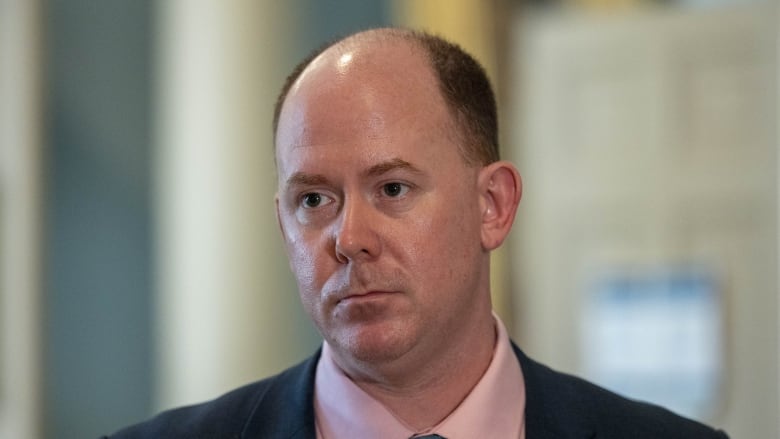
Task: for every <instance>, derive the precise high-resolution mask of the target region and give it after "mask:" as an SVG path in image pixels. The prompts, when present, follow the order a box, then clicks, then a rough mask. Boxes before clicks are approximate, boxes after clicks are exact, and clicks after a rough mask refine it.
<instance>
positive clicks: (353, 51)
mask: <svg viewBox="0 0 780 439" xmlns="http://www.w3.org/2000/svg"><path fill="white" fill-rule="evenodd" d="M451 128H452V122H451V117H450V114H449V110H448V108H447V106H446V104H445V102H444V99H443V97H442V95H441V93H440V91H439V86H438V82H437V80H436V78H435V76H434V73H433V70H432V69H431V67H430V65H429V61H428V60H427V58H426V57H425V56H424V52H423V51H422V50H421V49H420V48H418V47H416V46H414V45H413V44H411V43H409V42H405V41H373V42H368V43H364V44H362V43H360V42H357V43H355V42H348V43H347V44H343V45H338V46H335V47H332V48H330V49H328V50H326V51H325V52H323V54H321V55H320V56H319V57H317V58H316V59H315V60H314V61H312V63H311V64H310V65H309V66H308V67H307V68H306V70H305V71H304V72H303V73H302V74H301V76H300V77H299V78H298V80H297V81H296V82H295V83H294V84H293V86H292V87H291V88H290V91H289V93H288V95H287V98H286V99H285V102H284V104H283V106H282V110H281V113H280V117H279V124H278V128H277V136H276V145H275V147H276V150H277V158H278V159H281V158H282V157H281V156H283V155H285V154H286V153H287V152H290V151H293V150H295V149H296V148H299V147H306V146H316V145H315V144H316V143H323V142H325V143H328V144H339V143H349V142H353V141H364V142H366V145H368V144H371V143H373V142H372V141H376V140H381V139H382V138H385V140H390V139H387V137H392V136H395V135H404V134H409V133H410V132H415V133H417V134H418V135H420V136H422V137H425V136H447V137H451V136H450V134H451V132H452V129H451ZM448 133H450V134H448ZM360 136H363V138H362V139H358V137H360ZM378 143H381V142H378ZM280 165H281V163H280Z"/></svg>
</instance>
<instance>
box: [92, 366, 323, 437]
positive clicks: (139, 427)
mask: <svg viewBox="0 0 780 439" xmlns="http://www.w3.org/2000/svg"><path fill="white" fill-rule="evenodd" d="M318 358H319V355H318V354H315V355H314V356H313V357H311V358H309V359H307V360H306V361H304V362H302V363H300V364H298V365H296V366H294V367H291V368H289V369H287V370H285V371H283V372H282V373H280V374H278V375H275V376H272V377H270V378H266V379H263V380H261V381H257V382H254V383H252V384H248V385H246V386H243V387H240V388H238V389H235V390H232V391H230V392H228V393H226V394H224V395H222V396H220V397H218V398H216V399H214V400H211V401H207V402H204V403H200V404H195V405H190V406H186V407H179V408H175V409H172V410H167V411H164V412H162V413H160V414H158V415H157V416H155V417H153V418H151V419H149V420H147V421H145V422H142V423H139V424H136V425H132V426H129V427H126V428H124V429H122V430H120V431H118V432H116V433H115V434H113V435H111V436H108V438H112V439H134V438H157V437H165V438H188V439H190V438H193V439H197V438H204V439H205V438H215V437H220V438H239V437H241V435H242V434H243V433H244V431H245V430H246V429H247V428H248V426H249V425H250V424H252V423H257V422H262V421H263V420H264V419H275V418H278V416H277V413H275V412H281V411H284V410H289V409H290V406H291V405H295V404H296V402H297V400H307V399H308V398H309V393H310V390H309V389H308V388H309V387H311V382H312V380H313V371H314V370H315V369H316V364H317V360H318ZM303 405H305V404H303ZM303 405H302V406H303Z"/></svg>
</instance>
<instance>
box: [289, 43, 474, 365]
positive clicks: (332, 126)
mask: <svg viewBox="0 0 780 439" xmlns="http://www.w3.org/2000/svg"><path fill="white" fill-rule="evenodd" d="M453 130H454V128H453V125H452V121H451V119H450V115H449V113H448V111H447V109H446V107H445V104H444V102H443V98H442V97H441V96H440V94H439V91H438V88H437V86H436V83H435V82H434V78H433V76H432V73H431V72H430V70H429V68H428V66H427V64H426V63H425V60H424V59H423V58H422V57H421V56H420V55H419V54H417V53H415V52H413V51H412V50H411V49H409V48H408V47H406V46H392V47H389V46H387V45H384V46H381V47H380V48H379V49H378V50H377V48H376V47H375V48H373V49H371V50H362V49H359V48H358V49H354V50H351V51H348V52H338V51H336V50H333V49H331V50H329V51H326V52H325V54H323V55H322V56H321V57H320V58H318V59H317V60H315V62H314V63H312V65H310V66H309V68H308V69H307V72H305V73H304V74H303V75H302V76H301V78H300V79H299V81H298V82H297V83H296V85H295V86H293V88H292V89H291V91H290V94H289V95H288V97H287V100H286V102H285V104H284V107H283V110H282V112H281V117H280V120H279V125H278V130H277V143H276V148H277V149H276V152H277V166H278V175H279V187H278V194H277V211H278V216H279V222H280V225H281V228H282V232H283V235H284V239H285V242H286V245H287V251H288V256H289V259H290V266H291V268H292V271H293V273H294V274H295V276H296V278H297V281H298V287H299V292H300V295H301V300H302V302H303V305H304V308H305V309H306V311H307V312H308V313H309V315H310V316H311V318H312V319H313V321H314V322H315V324H316V325H317V326H318V328H319V330H320V332H321V333H322V335H323V337H324V338H325V339H326V340H327V341H328V342H329V343H330V345H331V346H332V347H333V348H334V352H335V353H336V355H337V361H338V359H341V360H342V361H347V362H348V361H352V362H357V363H364V364H371V365H375V364H382V363H386V364H391V363H392V362H393V361H395V360H399V359H402V358H404V357H405V356H407V357H408V356H409V355H411V356H414V355H417V356H418V357H419V356H421V355H424V354H435V353H436V351H437V350H438V349H443V348H444V346H446V344H447V341H448V340H456V339H457V337H458V334H459V333H461V332H462V331H464V330H467V328H468V325H469V321H470V317H471V315H472V314H473V313H474V312H475V310H476V309H477V308H479V309H480V310H481V309H482V308H481V307H484V306H485V305H484V302H485V300H486V298H487V297H488V295H489V293H488V291H487V284H488V283H487V276H488V273H487V272H488V271H489V270H488V264H487V257H486V255H487V253H486V252H485V251H484V250H483V248H482V245H481V242H480V224H481V220H480V218H481V213H480V199H479V192H478V190H477V177H478V175H479V169H478V168H475V167H471V166H468V165H466V164H465V163H464V160H463V159H462V157H461V155H460V153H459V152H458V147H457V145H456V143H455V142H456V140H455V139H456V138H457V136H456V135H455V134H454V132H453ZM487 306H489V300H488V305H487ZM344 366H345V365H344V364H342V367H344Z"/></svg>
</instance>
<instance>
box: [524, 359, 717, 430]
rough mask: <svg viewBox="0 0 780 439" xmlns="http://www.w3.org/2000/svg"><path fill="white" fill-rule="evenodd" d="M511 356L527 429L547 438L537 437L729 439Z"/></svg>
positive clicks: (661, 409)
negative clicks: (522, 385) (517, 367)
mask: <svg viewBox="0 0 780 439" xmlns="http://www.w3.org/2000/svg"><path fill="white" fill-rule="evenodd" d="M515 353H516V354H517V356H518V360H519V361H520V364H521V368H522V370H523V377H524V379H525V382H526V400H527V402H526V428H527V429H539V430H540V431H542V432H544V433H547V434H546V435H545V434H540V435H539V437H567V436H566V435H564V434H562V432H561V431H560V430H561V429H566V430H568V431H569V432H578V434H581V435H582V436H585V433H586V432H588V434H595V435H596V436H597V437H599V438H624V437H631V438H637V439H639V438H648V439H650V438H660V437H662V438H666V439H676V438H679V439H683V438H685V439H709V438H712V439H715V438H721V439H722V438H726V437H727V436H726V435H725V433H723V432H721V431H716V430H714V429H712V428H711V427H708V426H706V425H704V424H701V423H699V422H696V421H693V420H691V419H687V418H684V417H682V416H679V415H677V414H675V413H673V412H671V411H669V410H667V409H664V408H662V407H659V406H657V405H653V404H649V403H645V402H640V401H635V400H631V399H628V398H624V397H622V396H619V395H617V394H615V393H613V392H610V391H608V390H606V389H604V388H602V387H599V386H597V385H595V384H593V383H590V382H588V381H585V380H583V379H581V378H578V377H575V376H572V375H567V374H564V373H560V372H557V371H554V370H552V369H550V368H549V367H547V366H544V365H542V364H540V363H537V362H535V361H534V360H531V359H530V358H528V357H527V356H525V354H523V353H522V352H521V351H520V350H519V349H517V348H516V347H515ZM562 426H563V427H562ZM582 436H580V437H582ZM588 437H590V436H588Z"/></svg>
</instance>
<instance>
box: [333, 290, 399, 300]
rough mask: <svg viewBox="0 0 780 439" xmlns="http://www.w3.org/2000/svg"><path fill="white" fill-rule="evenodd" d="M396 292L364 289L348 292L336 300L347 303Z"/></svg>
mask: <svg viewBox="0 0 780 439" xmlns="http://www.w3.org/2000/svg"><path fill="white" fill-rule="evenodd" d="M394 294H398V292H397V291H364V292H359V293H350V294H347V295H346V296H344V297H342V298H341V299H339V300H338V302H337V303H349V302H360V301H369V300H376V299H382V298H385V297H387V296H391V295H394Z"/></svg>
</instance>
